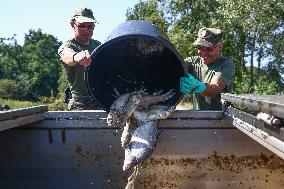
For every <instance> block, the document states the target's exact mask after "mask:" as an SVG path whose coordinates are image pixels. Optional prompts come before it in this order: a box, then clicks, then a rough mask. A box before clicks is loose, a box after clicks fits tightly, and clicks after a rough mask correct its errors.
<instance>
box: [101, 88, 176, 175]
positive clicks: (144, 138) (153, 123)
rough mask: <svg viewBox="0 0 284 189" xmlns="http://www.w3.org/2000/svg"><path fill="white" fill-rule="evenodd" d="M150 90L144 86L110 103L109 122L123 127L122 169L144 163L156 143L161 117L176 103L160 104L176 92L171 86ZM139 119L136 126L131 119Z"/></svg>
mask: <svg viewBox="0 0 284 189" xmlns="http://www.w3.org/2000/svg"><path fill="white" fill-rule="evenodd" d="M162 92H163V91H159V92H156V93H153V94H149V93H147V92H145V91H143V90H140V91H134V92H131V93H126V94H123V95H120V96H118V97H117V98H116V100H115V101H114V102H113V104H112V105H111V107H110V111H109V114H108V117H107V123H108V125H109V126H113V127H120V128H123V132H122V135H121V146H122V148H124V149H125V159H124V164H123V170H124V171H126V170H128V169H130V168H132V167H133V166H136V165H139V164H141V163H142V162H143V161H145V160H146V159H147V158H149V156H150V155H151V153H152V152H153V151H154V149H155V147H156V145H157V138H158V137H157V135H158V120H159V119H166V118H167V117H168V116H169V115H170V114H171V113H172V112H173V111H174V110H175V106H166V105H162V104H160V103H161V102H164V101H166V100H168V99H170V98H171V97H173V96H174V93H173V92H172V90H170V91H168V92H166V93H162ZM131 119H134V120H136V125H135V126H136V129H133V128H135V126H134V125H132V124H131V122H130V120H131Z"/></svg>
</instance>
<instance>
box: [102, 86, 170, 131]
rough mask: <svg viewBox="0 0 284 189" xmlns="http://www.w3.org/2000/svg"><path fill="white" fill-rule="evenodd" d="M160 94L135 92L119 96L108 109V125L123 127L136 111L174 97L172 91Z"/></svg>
mask: <svg viewBox="0 0 284 189" xmlns="http://www.w3.org/2000/svg"><path fill="white" fill-rule="evenodd" d="M160 93H161V92H158V93H154V94H148V93H146V92H144V91H135V92H132V93H126V94H123V95H121V96H120V97H118V98H117V99H116V100H115V101H114V102H113V104H112V105H111V107H110V112H109V114H108V117H107V123H108V125H109V126H117V127H124V126H125V124H126V120H127V119H128V118H130V117H131V115H132V114H133V113H134V111H135V110H136V109H141V108H148V107H149V106H150V105H153V104H157V103H159V102H163V101H166V100H168V99H169V98H171V97H172V96H173V95H174V93H172V91H169V92H167V93H165V94H160Z"/></svg>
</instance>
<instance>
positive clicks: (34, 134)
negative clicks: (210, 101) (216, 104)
mask: <svg viewBox="0 0 284 189" xmlns="http://www.w3.org/2000/svg"><path fill="white" fill-rule="evenodd" d="M228 120H230V119H227V118H226V117H224V114H223V112H221V111H191V110H177V111H176V112H175V113H174V114H173V115H172V116H171V117H170V118H168V119H167V120H161V121H160V123H159V127H160V128H161V129H163V132H162V135H161V138H160V139H159V142H158V145H157V148H156V149H155V151H154V153H153V154H152V156H151V157H150V158H149V159H148V160H147V161H146V162H145V163H143V165H142V167H143V168H142V170H141V172H140V174H139V175H138V177H137V181H136V185H135V188H138V189H141V188H147V189H152V188H181V189H189V188H197V189H199V188H200V189H209V188H210V189H222V188H224V189H225V188H233V189H234V188H257V189H266V188H267V189H268V188H269V189H271V188H273V189H278V188H283V187H284V161H283V160H282V159H281V158H280V157H281V154H280V157H279V156H277V155H275V154H274V153H272V152H271V151H270V150H271V149H270V150H267V149H266V148H264V147H263V146H262V145H260V144H259V143H257V142H255V141H254V140H252V139H251V138H250V137H248V136H247V135H246V134H244V133H243V132H241V131H240V130H238V129H237V128H236V127H234V126H233V124H232V123H231V122H230V121H228ZM23 125H24V126H23ZM16 126H21V127H16ZM12 127H16V128H12ZM0 128H2V129H1V130H2V132H0V188H1V189H2V188H3V189H14V188H15V189H20V188H21V189H30V188H31V189H33V188H41V189H45V188H48V189H54V188H55V189H56V188H59V189H63V188H68V189H73V188H74V189H77V188H80V189H81V188H84V189H88V188H92V189H94V188H96V189H97V188H98V189H104V188H105V189H112V188H114V189H120V188H124V187H125V185H126V183H127V177H128V176H129V175H130V174H131V172H126V173H125V172H123V171H122V164H123V159H124V151H123V149H122V148H121V146H120V135H121V130H119V129H118V128H109V127H107V125H106V113H105V112H104V111H80V112H52V111H49V112H48V111H47V112H46V107H44V106H42V107H33V108H30V109H23V110H16V111H10V112H9V111H8V112H3V113H2V114H1V113H0ZM282 145H283V143H282ZM282 148H283V147H282ZM278 155H279V154H278ZM282 158H283V157H282Z"/></svg>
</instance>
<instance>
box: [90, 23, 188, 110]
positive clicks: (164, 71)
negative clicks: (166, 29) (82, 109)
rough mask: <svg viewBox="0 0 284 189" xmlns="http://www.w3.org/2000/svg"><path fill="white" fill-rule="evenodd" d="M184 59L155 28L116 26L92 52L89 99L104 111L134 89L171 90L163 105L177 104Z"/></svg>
mask: <svg viewBox="0 0 284 189" xmlns="http://www.w3.org/2000/svg"><path fill="white" fill-rule="evenodd" d="M182 62H183V59H182V58H181V56H180V54H179V53H178V52H177V50H176V49H175V47H174V46H173V45H172V44H171V42H170V41H169V39H168V37H167V36H166V35H165V34H164V33H163V32H161V31H160V29H159V28H157V27H156V26H155V25H153V24H152V23H150V22H146V21H138V20H132V21H127V22H124V23H122V24H120V25H118V26H117V27H116V28H115V29H114V30H112V32H111V33H110V34H109V35H108V37H107V39H106V41H105V42H104V43H103V44H102V45H100V46H99V47H98V48H96V49H95V50H94V51H93V53H92V64H91V65H90V67H89V68H88V69H87V70H86V72H85V80H86V82H87V86H88V89H89V92H90V94H91V96H92V97H93V98H94V99H96V101H97V102H98V103H99V104H100V105H101V106H102V107H103V108H104V109H105V110H106V111H109V108H110V106H111V104H112V102H113V101H114V100H115V98H117V97H118V96H119V95H121V94H125V93H128V92H132V91H137V90H145V91H146V92H149V93H154V92H158V91H161V90H162V91H163V92H167V91H169V90H173V92H174V93H175V95H174V97H173V98H171V99H169V100H168V101H166V102H164V104H166V105H176V104H177V103H178V102H179V101H180V99H181V98H182V94H181V93H180V91H179V78H180V77H181V76H183V75H184V73H185V70H184V67H183V64H182Z"/></svg>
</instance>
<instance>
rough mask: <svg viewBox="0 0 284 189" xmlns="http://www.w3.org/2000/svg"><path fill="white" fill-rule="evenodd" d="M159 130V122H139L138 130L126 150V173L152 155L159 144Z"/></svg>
mask: <svg viewBox="0 0 284 189" xmlns="http://www.w3.org/2000/svg"><path fill="white" fill-rule="evenodd" d="M157 129H158V122H157V121H146V122H142V121H139V122H138V128H137V129H136V130H135V131H134V133H133V135H132V137H131V141H130V143H129V145H128V146H127V148H126V149H125V159H124V164H123V170H124V171H126V170H128V169H130V168H131V167H133V166H135V165H138V164H140V163H142V162H143V161H145V160H146V159H147V158H148V157H149V156H150V155H151V153H152V152H153V151H154V149H155V146H156V144H157Z"/></svg>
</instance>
